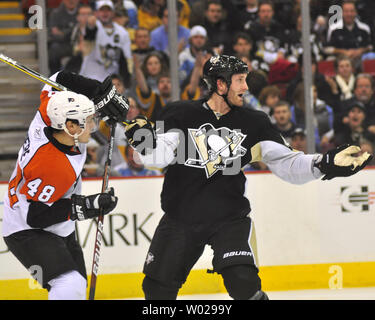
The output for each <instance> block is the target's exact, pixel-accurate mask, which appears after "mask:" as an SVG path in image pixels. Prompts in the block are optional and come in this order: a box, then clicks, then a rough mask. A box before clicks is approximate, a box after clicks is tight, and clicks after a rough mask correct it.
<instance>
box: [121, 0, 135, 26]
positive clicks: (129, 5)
mask: <svg viewBox="0 0 375 320" xmlns="http://www.w3.org/2000/svg"><path fill="white" fill-rule="evenodd" d="M123 3H124V8H125V9H126V12H127V14H128V23H127V25H126V26H127V27H128V28H132V29H137V28H138V7H137V6H136V4H135V3H134V2H133V1H131V0H124V2H123Z"/></svg>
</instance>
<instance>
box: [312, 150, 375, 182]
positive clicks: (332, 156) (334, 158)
mask: <svg viewBox="0 0 375 320" xmlns="http://www.w3.org/2000/svg"><path fill="white" fill-rule="evenodd" d="M360 151H361V148H360V147H358V146H353V145H349V144H344V145H341V146H339V147H337V148H336V149H333V150H330V151H328V152H327V153H325V154H324V155H323V157H322V159H321V161H320V162H318V163H316V164H315V166H316V167H317V168H318V169H319V170H320V171H321V172H322V173H324V174H325V176H324V177H323V179H322V180H331V179H332V178H335V177H348V176H351V175H353V174H355V173H357V172H358V171H360V170H362V169H363V168H364V167H366V165H367V164H368V163H369V162H370V161H371V159H372V158H373V156H372V155H370V154H369V153H367V152H365V153H363V154H361V155H360V156H353V155H354V154H356V153H358V152H360Z"/></svg>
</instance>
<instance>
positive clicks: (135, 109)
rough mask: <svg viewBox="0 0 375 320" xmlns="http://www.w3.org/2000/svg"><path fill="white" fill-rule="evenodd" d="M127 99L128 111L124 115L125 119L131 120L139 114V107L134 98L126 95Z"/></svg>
mask: <svg viewBox="0 0 375 320" xmlns="http://www.w3.org/2000/svg"><path fill="white" fill-rule="evenodd" d="M128 99H129V111H128V114H127V115H126V119H127V120H133V119H134V118H135V117H136V116H138V115H140V113H141V109H140V107H139V105H138V103H137V101H136V100H135V99H134V98H132V97H128Z"/></svg>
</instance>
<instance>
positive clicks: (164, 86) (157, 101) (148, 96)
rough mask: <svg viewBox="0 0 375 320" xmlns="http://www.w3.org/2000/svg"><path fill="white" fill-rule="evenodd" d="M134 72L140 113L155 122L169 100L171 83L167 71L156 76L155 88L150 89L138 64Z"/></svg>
mask: <svg viewBox="0 0 375 320" xmlns="http://www.w3.org/2000/svg"><path fill="white" fill-rule="evenodd" d="M135 72H136V80H137V86H136V98H137V102H138V104H139V105H140V107H141V113H142V114H143V115H145V116H146V117H147V118H148V119H149V120H151V121H152V122H155V121H156V120H158V119H159V116H160V112H161V110H162V108H163V107H164V106H165V105H166V104H167V103H168V102H169V101H170V100H171V95H172V84H171V79H170V76H169V73H165V72H162V73H159V74H158V76H157V78H156V86H157V88H156V90H152V89H151V87H150V86H149V85H148V83H147V81H146V78H145V75H144V73H143V72H142V70H141V69H140V67H139V66H138V65H137V66H136V68H135Z"/></svg>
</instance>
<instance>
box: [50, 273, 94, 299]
mask: <svg viewBox="0 0 375 320" xmlns="http://www.w3.org/2000/svg"><path fill="white" fill-rule="evenodd" d="M49 285H50V286H51V289H50V290H49V293H48V299H49V300H85V299H86V286H87V282H86V279H85V278H84V277H83V276H82V275H81V274H80V273H79V272H78V271H75V270H72V271H69V272H66V273H64V274H62V275H59V276H58V277H56V278H54V279H52V280H51V281H49Z"/></svg>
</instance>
